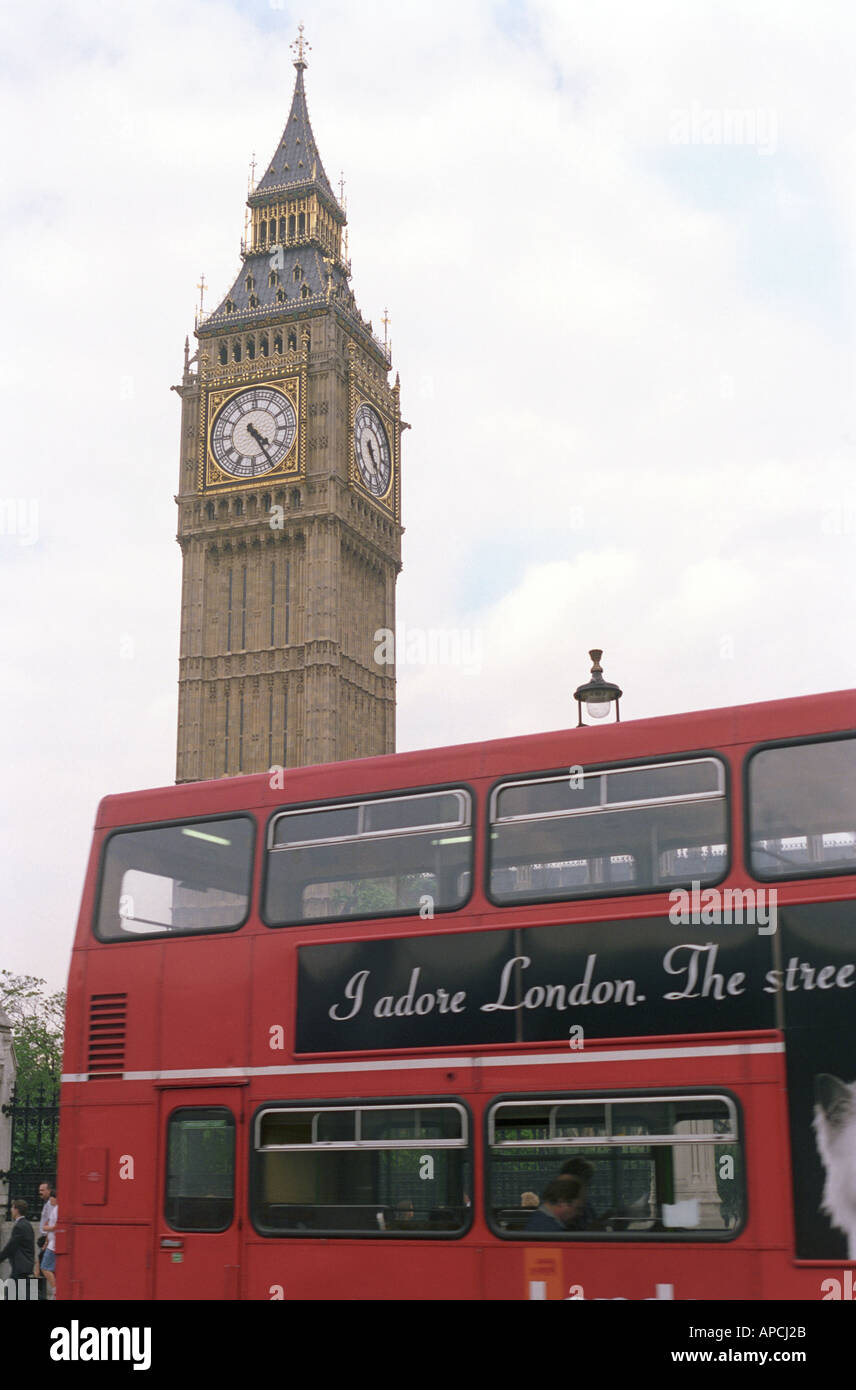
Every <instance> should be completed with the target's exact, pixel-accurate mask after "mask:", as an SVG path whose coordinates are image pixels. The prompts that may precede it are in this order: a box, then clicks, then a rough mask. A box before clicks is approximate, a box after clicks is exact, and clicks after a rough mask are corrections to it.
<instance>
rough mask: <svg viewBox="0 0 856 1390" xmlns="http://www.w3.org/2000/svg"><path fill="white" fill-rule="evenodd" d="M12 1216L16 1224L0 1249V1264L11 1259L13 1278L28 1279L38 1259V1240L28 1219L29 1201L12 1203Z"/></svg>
mask: <svg viewBox="0 0 856 1390" xmlns="http://www.w3.org/2000/svg"><path fill="white" fill-rule="evenodd" d="M12 1216H13V1217H14V1219H15V1224H14V1226H13V1227H12V1234H11V1235H10V1237H9V1239H8V1241H7V1242H6V1244H5V1245H4V1246H3V1249H2V1250H0V1264H2V1263H3V1261H4V1260H9V1261H10V1263H11V1265H12V1278H13V1279H27V1278H29V1276H30V1275H31V1274H32V1272H33V1265H34V1264H35V1259H36V1240H35V1236H34V1235H33V1228H32V1226H31V1225H30V1223H29V1221H28V1220H27V1203H26V1202H24V1201H21V1200H20V1199H19V1200H18V1201H16V1202H13V1203H12Z"/></svg>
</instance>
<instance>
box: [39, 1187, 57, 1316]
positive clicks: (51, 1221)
mask: <svg viewBox="0 0 856 1390" xmlns="http://www.w3.org/2000/svg"><path fill="white" fill-rule="evenodd" d="M43 1215H44V1214H43ZM58 1218H59V1207H58V1206H57V1201H56V1192H54V1190H53V1188H51V1194H50V1197H49V1198H48V1201H47V1220H46V1221H45V1222H44V1226H43V1230H44V1234H45V1235H46V1236H47V1238H48V1240H47V1245H46V1246H45V1248H44V1250H43V1251H42V1255H41V1259H40V1261H39V1264H40V1265H41V1270H42V1274H43V1275H44V1276H45V1278H46V1279H47V1281H48V1298H55V1297H56V1274H55V1272H54V1271H55V1270H56V1223H57V1220H58ZM40 1224H41V1223H40Z"/></svg>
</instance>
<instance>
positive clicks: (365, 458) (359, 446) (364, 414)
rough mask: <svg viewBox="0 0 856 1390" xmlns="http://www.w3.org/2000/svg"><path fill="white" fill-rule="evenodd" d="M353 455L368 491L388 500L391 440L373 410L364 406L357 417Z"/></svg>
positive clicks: (371, 407) (355, 420)
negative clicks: (386, 497)
mask: <svg viewBox="0 0 856 1390" xmlns="http://www.w3.org/2000/svg"><path fill="white" fill-rule="evenodd" d="M354 452H355V454H356V459H357V467H358V468H359V470H360V477H361V478H362V480H363V484H364V485H365V487H366V488H368V490H369V492H370V493H371V494H372V496H373V497H385V496H386V494H387V492H388V491H389V479H390V474H391V472H392V462H391V459H390V453H389V440H388V439H387V437H386V430H385V429H384V427H383V422H382V420H381V418H380V416H379V415H378V413H377V411H376V410H375V408H374V406H371V405H367V404H366V403H365V402H364V403H363V404H362V405H361V406H360V408H359V410H358V411H357V413H356V415H355V416H354Z"/></svg>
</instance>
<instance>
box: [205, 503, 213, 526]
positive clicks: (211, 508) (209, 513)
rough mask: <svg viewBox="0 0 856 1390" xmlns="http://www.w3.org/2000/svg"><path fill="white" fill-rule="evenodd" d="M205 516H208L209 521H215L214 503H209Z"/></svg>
mask: <svg viewBox="0 0 856 1390" xmlns="http://www.w3.org/2000/svg"><path fill="white" fill-rule="evenodd" d="M205 514H206V516H207V517H208V520H209V521H213V520H214V514H215V509H214V503H213V502H209V503H208V505H207V507H206V508H205Z"/></svg>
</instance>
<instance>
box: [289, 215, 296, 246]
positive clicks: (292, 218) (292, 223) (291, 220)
mask: <svg viewBox="0 0 856 1390" xmlns="http://www.w3.org/2000/svg"><path fill="white" fill-rule="evenodd" d="M295 224H296V219H295V216H294V213H291V215H290V217H289V219H288V239H289V241H294V229H295Z"/></svg>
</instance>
